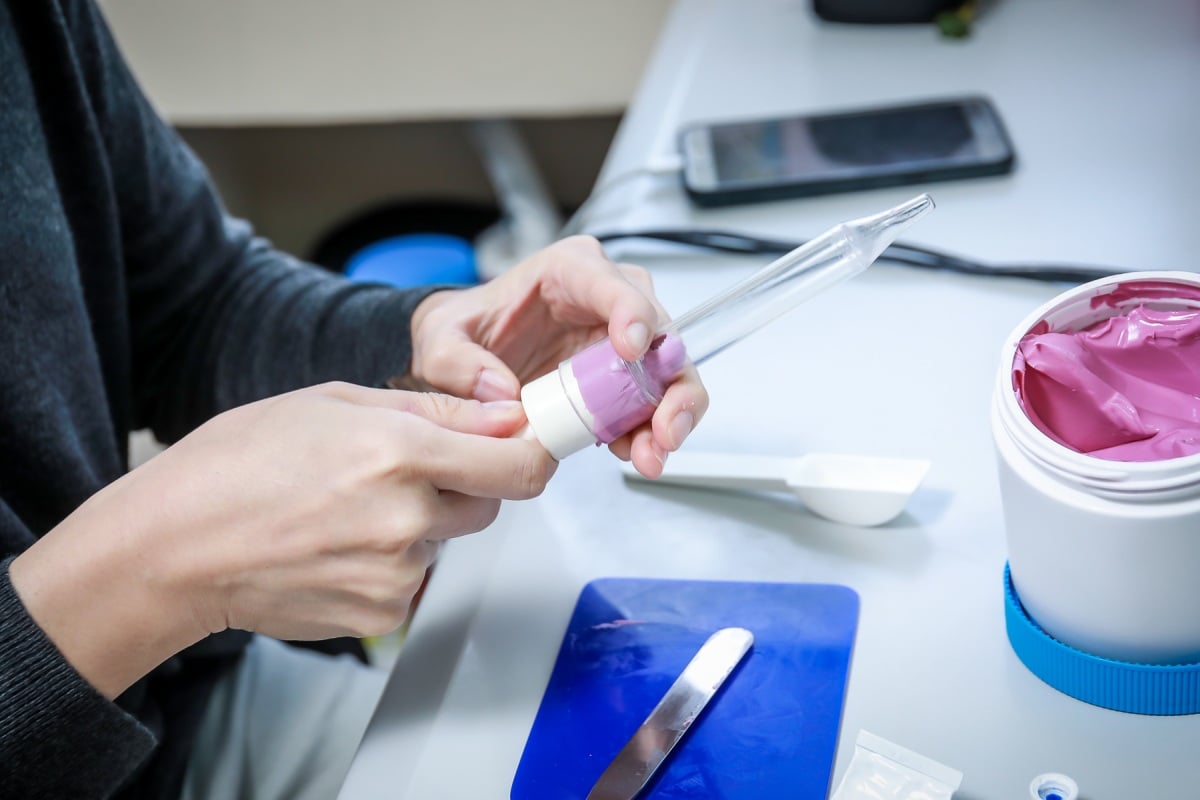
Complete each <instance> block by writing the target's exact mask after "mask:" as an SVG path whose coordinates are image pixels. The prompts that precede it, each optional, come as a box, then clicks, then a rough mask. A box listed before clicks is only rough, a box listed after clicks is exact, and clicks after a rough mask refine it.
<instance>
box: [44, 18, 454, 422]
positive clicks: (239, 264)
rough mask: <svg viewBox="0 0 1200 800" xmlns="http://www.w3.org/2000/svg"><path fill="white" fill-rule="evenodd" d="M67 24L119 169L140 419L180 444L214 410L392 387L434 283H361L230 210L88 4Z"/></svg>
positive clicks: (115, 181) (115, 177) (115, 180)
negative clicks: (304, 256) (326, 389)
mask: <svg viewBox="0 0 1200 800" xmlns="http://www.w3.org/2000/svg"><path fill="white" fill-rule="evenodd" d="M67 2H68V9H67V10H68V24H69V26H70V27H71V28H72V38H73V39H74V41H75V42H76V49H77V53H78V57H79V60H80V62H81V67H82V69H81V72H82V74H83V75H85V76H102V79H97V78H96V77H91V78H90V79H89V80H90V84H89V92H90V94H91V97H92V104H93V107H94V109H95V111H96V116H97V124H98V126H99V128H100V131H101V133H102V136H103V137H104V140H105V143H106V147H107V150H108V155H109V159H110V161H111V168H112V185H113V187H114V192H115V200H116V203H117V206H118V209H119V215H120V224H121V237H120V238H121V241H122V243H123V246H124V250H125V252H124V256H125V260H126V265H127V276H128V302H129V309H130V319H131V347H132V365H133V366H132V371H133V377H132V380H133V383H134V395H135V397H134V417H135V418H134V420H133V422H134V424H135V426H143V425H145V426H149V427H151V428H152V429H153V430H154V431H155V433H156V434H157V435H158V436H159V438H160V439H163V440H165V441H171V440H174V439H176V438H178V437H179V436H181V435H182V434H184V433H186V432H187V431H188V430H190V429H191V428H192V427H194V426H195V425H197V424H199V423H200V422H202V421H204V420H205V419H207V418H208V417H210V416H212V415H213V414H215V413H218V412H220V411H223V410H225V409H228V408H230V407H233V406H235V405H240V404H242V403H246V402H250V401H252V400H256V399H260V398H262V397H266V396H269V395H272V394H278V393H280V392H283V391H288V390H291V389H294V388H297V387H300V386H306V385H311V384H314V383H319V382H322V381H327V380H347V381H351V382H355V383H360V384H366V385H383V383H384V381H386V379H387V378H388V377H391V376H393V375H399V374H403V373H405V372H406V371H407V369H408V364H409V360H410V357H411V341H410V328H411V317H412V312H413V310H414V308H415V307H416V305H417V304H418V303H419V302H420V301H421V300H422V299H424V298H425V297H426V296H427V295H428V294H429V292H430V291H432V290H431V289H425V290H416V291H407V292H402V291H398V290H395V289H392V288H390V287H384V286H372V285H362V284H352V283H350V282H348V281H346V280H345V279H343V278H342V277H341V276H337V275H333V274H331V273H329V272H327V271H325V270H322V269H320V268H318V267H315V266H312V265H309V264H305V263H301V262H300V261H298V260H296V259H294V258H291V257H289V256H287V255H285V254H283V253H281V252H279V251H277V250H275V249H274V248H273V247H272V246H271V245H270V244H269V243H268V242H266V241H265V240H263V239H261V238H258V237H256V236H254V234H253V232H252V231H251V229H250V226H249V225H247V224H246V223H245V222H242V221H240V220H237V219H234V218H231V217H230V216H229V215H228V214H227V213H226V212H225V211H224V209H223V208H222V206H221V203H220V201H219V199H218V197H217V195H216V193H215V191H214V189H213V187H212V185H211V183H210V181H209V179H208V176H207V174H206V172H205V170H204V168H203V166H202V165H201V164H200V163H199V162H198V160H197V159H196V158H195V156H194V155H193V154H192V153H191V152H190V150H189V149H188V147H187V146H186V145H185V144H184V143H183V142H182V140H181V139H180V138H179V136H178V135H177V134H176V133H175V131H174V130H172V129H171V128H170V127H169V126H168V125H167V124H165V123H164V122H163V120H162V119H161V118H160V117H159V116H158V115H157V113H156V112H155V111H154V109H153V108H152V107H151V105H150V104H149V103H148V102H147V100H146V98H145V96H144V95H143V94H142V92H141V90H140V89H139V87H138V85H137V83H136V81H135V80H134V78H133V77H132V75H131V74H130V72H129V70H128V68H127V67H126V65H125V63H124V61H123V60H122V58H121V55H120V53H119V52H118V50H117V47H116V45H115V44H114V42H113V40H112V38H111V36H110V34H109V31H108V29H107V27H106V25H105V23H104V21H103V19H102V17H101V16H100V13H99V12H98V11H97V9H96V7H95V6H94V5H93V4H92V3H91V2H86V1H85V0H67Z"/></svg>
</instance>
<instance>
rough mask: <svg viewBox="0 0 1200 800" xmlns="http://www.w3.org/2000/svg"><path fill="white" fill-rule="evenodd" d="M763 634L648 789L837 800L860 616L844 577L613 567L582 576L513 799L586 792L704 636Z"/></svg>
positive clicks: (660, 794) (660, 799)
mask: <svg viewBox="0 0 1200 800" xmlns="http://www.w3.org/2000/svg"><path fill="white" fill-rule="evenodd" d="M731 626H736V627H741V628H747V629H749V630H750V631H751V632H752V633H753V634H754V646H753V648H752V649H751V650H750V653H749V654H748V655H747V656H746V658H744V659H743V660H742V663H741V664H740V665H739V666H738V668H737V669H736V670H735V671H734V672H733V673H732V674H731V675H730V677H729V678H728V680H727V681H726V682H725V685H724V686H723V687H722V688H721V690H720V691H719V692H718V693H717V695H716V696H715V697H714V698H713V699H712V700H711V701H710V702H709V704H708V707H707V708H706V709H705V710H704V712H703V713H702V714H701V716H700V718H699V719H698V720H697V721H696V723H695V724H694V725H693V726H692V728H691V730H689V731H688V733H687V734H686V735H685V736H684V737H683V739H682V740H681V741H680V742H679V744H678V745H677V746H676V747H675V750H674V751H673V752H672V754H671V755H670V756H669V757H668V758H667V760H666V761H665V762H664V763H663V765H662V767H661V768H660V769H659V771H658V773H657V775H656V776H655V777H654V778H653V779H652V780H651V782H650V784H649V785H648V786H647V787H646V789H645V790H643V792H642V793H641V794H640V795H639V799H640V800H651V799H653V800H668V799H670V800H675V799H677V798H726V799H727V800H741V799H742V798H745V800H750V799H751V798H753V800H773V798H787V800H825V798H826V796H827V795H828V792H829V784H830V780H831V778H832V774H833V763H834V757H835V756H836V753H837V741H838V731H839V728H840V726H841V717H842V704H843V699H844V697H845V690H846V680H847V677H848V672H849V669H850V658H851V652H852V649H853V645H854V636H855V632H856V630H857V628H858V595H857V594H855V593H854V591H853V590H851V589H849V588H847V587H845V586H835V585H828V584H806V583H744V582H732V581H679V580H646V579H626V578H603V579H600V580H596V581H593V582H591V583H589V584H588V585H587V586H585V587H584V588H583V591H582V592H581V593H580V596H579V600H578V602H577V603H576V606H575V611H574V613H573V614H572V616H571V621H570V623H569V625H568V626H567V631H566V634H565V635H564V636H563V641H562V647H561V649H560V650H559V653H558V659H557V661H556V662H555V665H554V671H553V673H552V674H551V676H550V682H549V684H548V685H547V687H546V692H545V694H544V695H543V697H542V703H541V706H540V708H539V709H538V713H537V717H536V718H535V719H534V722H533V728H532V730H531V731H530V733H529V739H528V740H527V741H526V744H525V751H524V753H523V754H522V756H521V762H520V764H519V765H518V767H517V773H516V776H515V778H514V779H513V785H512V793H511V797H512V800H584V798H586V797H587V795H588V792H589V791H590V790H591V788H592V785H593V784H594V783H595V782H596V779H597V778H599V777H600V773H602V772H603V771H604V770H605V768H606V767H607V766H608V764H609V762H610V761H612V759H613V757H614V756H615V755H616V754H617V753H618V752H619V751H620V750H621V748H622V747H623V746H624V744H625V742H626V741H627V740H628V739H629V737H630V736H631V735H632V734H633V732H634V731H635V730H637V728H638V726H639V725H641V723H642V722H643V720H645V718H646V717H647V715H648V714H649V713H650V711H651V710H653V709H654V707H655V705H657V704H658V701H659V700H660V699H661V698H662V696H663V695H664V694H665V693H666V691H667V689H669V688H670V686H671V684H672V683H673V682H674V681H675V679H676V678H677V677H678V676H679V674H680V673H681V672H682V671H683V669H684V667H685V666H687V663H688V662H689V661H690V660H691V658H692V656H694V655H695V654H696V651H697V650H699V649H700V646H701V645H703V644H704V642H705V640H707V639H708V637H709V636H710V635H712V634H713V633H714V632H715V631H717V630H719V629H720V628H726V627H731Z"/></svg>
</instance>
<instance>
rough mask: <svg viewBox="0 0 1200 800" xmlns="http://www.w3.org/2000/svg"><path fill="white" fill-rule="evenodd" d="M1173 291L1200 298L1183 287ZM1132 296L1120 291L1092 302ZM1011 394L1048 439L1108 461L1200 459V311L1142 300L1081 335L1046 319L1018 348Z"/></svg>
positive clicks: (1175, 293) (1111, 301) (1114, 301)
mask: <svg viewBox="0 0 1200 800" xmlns="http://www.w3.org/2000/svg"><path fill="white" fill-rule="evenodd" d="M1133 289H1138V290H1144V287H1142V286H1140V285H1138V284H1134V285H1133ZM1172 291H1173V292H1174V296H1175V297H1176V298H1179V297H1186V298H1189V299H1191V300H1200V291H1197V290H1189V288H1188V287H1185V286H1178V285H1172ZM1156 294H1157V292H1156ZM1128 296H1130V295H1129V293H1128V292H1122V291H1121V287H1118V289H1117V291H1115V292H1113V293H1112V294H1111V295H1104V296H1101V297H1098V298H1096V301H1094V302H1093V305H1094V306H1099V305H1101V304H1105V303H1107V304H1115V303H1117V302H1119V301H1120V300H1121V299H1123V298H1124V297H1128ZM1134 296H1145V295H1144V293H1143V294H1140V295H1134ZM1013 388H1014V390H1015V391H1016V393H1017V399H1018V401H1019V402H1020V404H1021V407H1022V408H1023V409H1024V411H1025V414H1026V415H1027V416H1028V417H1029V419H1030V420H1031V421H1032V422H1033V424H1034V425H1036V426H1037V428H1038V429H1039V430H1040V431H1042V433H1044V434H1046V435H1047V436H1049V437H1050V438H1051V439H1053V440H1054V441H1056V442H1058V443H1060V444H1062V445H1065V446H1067V447H1069V448H1071V449H1072V450H1076V451H1078V452H1080V453H1087V454H1089V455H1093V456H1096V457H1098V458H1104V459H1108V460H1111V461H1160V460H1163V459H1168V458H1179V457H1182V456H1189V455H1193V454H1195V453H1200V309H1195V308H1182V307H1180V308H1168V307H1166V304H1159V303H1154V304H1142V305H1138V306H1136V307H1134V308H1132V309H1130V310H1129V311H1126V312H1124V313H1122V314H1120V315H1118V316H1115V317H1112V318H1110V319H1106V320H1103V321H1101V322H1098V323H1096V324H1094V325H1092V326H1090V327H1088V328H1086V329H1084V330H1079V331H1061V332H1053V331H1050V330H1049V326H1048V325H1046V323H1044V322H1043V323H1040V324H1039V325H1037V326H1035V327H1034V328H1033V330H1031V331H1030V332H1029V333H1027V334H1026V335H1025V336H1024V337H1023V338H1022V339H1021V341H1020V343H1019V344H1018V346H1017V354H1016V358H1015V359H1014V361H1013Z"/></svg>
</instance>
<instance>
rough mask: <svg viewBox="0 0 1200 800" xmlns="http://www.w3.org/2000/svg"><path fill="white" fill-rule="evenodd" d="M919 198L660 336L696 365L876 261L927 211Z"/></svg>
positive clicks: (854, 225)
mask: <svg viewBox="0 0 1200 800" xmlns="http://www.w3.org/2000/svg"><path fill="white" fill-rule="evenodd" d="M933 207H934V205H933V198H931V197H930V196H929V195H927V194H922V195H919V196H917V197H914V198H913V199H911V200H909V201H907V202H904V203H901V204H900V205H898V206H896V207H894V208H890V209H888V210H887V211H884V212H882V213H879V214H875V215H873V216H870V217H863V218H861V219H856V220H851V221H849V222H843V223H841V224H840V225H837V226H835V227H833V228H831V229H830V230H828V231H826V232H825V233H823V234H821V235H820V236H818V237H816V238H815V239H811V240H809V241H808V242H806V243H805V244H803V245H801V246H800V247H797V248H796V249H795V250H793V251H791V252H790V253H788V254H786V255H784V256H781V257H780V258H777V259H776V260H775V261H772V262H771V263H770V264H768V265H767V266H765V267H763V268H762V269H761V270H759V271H758V272H756V273H754V274H753V275H751V276H750V277H748V278H746V279H745V280H743V281H741V282H740V283H737V284H735V285H733V286H731V287H730V288H728V289H726V290H725V291H724V292H721V293H720V294H718V295H716V296H714V297H712V298H710V299H709V300H707V301H706V302H704V303H701V304H700V305H698V306H696V307H695V308H693V309H692V310H690V311H688V312H687V313H686V314H684V315H683V316H681V317H679V318H678V319H676V320H674V321H673V322H671V323H669V324H668V325H667V326H666V327H665V328H664V329H663V330H662V331H660V333H674V334H675V335H676V336H678V337H679V338H680V339H681V340H682V342H683V346H684V350H685V351H686V352H687V358H688V360H689V361H691V363H693V364H696V365H699V364H702V363H704V362H705V361H707V360H708V359H710V358H712V357H713V356H715V355H716V354H717V353H720V352H721V351H722V350H724V349H725V348H727V347H729V346H730V345H732V344H735V343H737V342H739V341H741V340H742V339H744V338H745V337H746V336H748V335H750V334H751V333H753V332H754V331H756V330H758V329H759V328H761V327H763V326H764V325H766V324H767V323H768V322H771V321H772V320H774V319H777V318H778V317H780V316H781V315H782V314H784V313H785V312H787V311H790V310H791V309H793V308H795V307H796V306H797V305H799V304H800V303H802V302H804V301H805V300H808V299H809V298H810V297H812V296H814V295H816V294H818V293H820V292H822V291H824V290H826V289H828V288H829V287H831V286H833V285H835V284H837V283H841V282H842V281H844V280H846V279H847V278H851V277H853V276H855V275H857V274H859V273H860V272H862V271H863V270H865V269H866V268H867V267H869V266H871V264H872V263H873V262H874V261H875V259H877V258H879V256H880V255H881V254H882V253H883V251H884V250H886V249H887V247H888V245H890V244H891V243H892V242H894V241H895V240H896V238H897V237H898V236H899V235H900V233H901V232H902V231H904V229H905V228H907V227H908V226H909V225H911V224H912V223H914V222H916V221H917V220H918V219H920V218H921V217H923V216H924V215H925V214H927V213H929V212H930V211H931V210H933Z"/></svg>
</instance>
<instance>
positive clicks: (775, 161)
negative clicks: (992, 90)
mask: <svg viewBox="0 0 1200 800" xmlns="http://www.w3.org/2000/svg"><path fill="white" fill-rule="evenodd" d="M679 147H680V150H681V153H682V155H683V183H684V187H685V188H686V189H687V192H688V195H689V196H690V197H691V198H692V200H693V201H694V202H695V203H696V204H697V205H701V206H720V205H731V204H734V203H747V202H756V201H759V200H773V199H781V198H786V197H805V196H811V195H819V194H831V193H834V192H852V191H857V190H860V189H873V188H877V187H880V186H898V185H902V184H910V183H926V182H929V181H944V180H953V179H957V178H973V177H977V176H980V175H1001V174H1004V173H1006V172H1011V171H1012V168H1013V161H1014V154H1013V148H1012V144H1011V143H1010V142H1009V138H1008V134H1007V133H1006V132H1005V130H1004V125H1003V123H1002V122H1001V120H1000V115H999V114H998V113H997V112H996V109H995V107H994V106H993V105H992V104H991V102H989V101H988V99H987V98H985V97H960V98H953V99H947V100H938V101H930V102H922V103H912V104H907V105H896V106H888V107H880V108H868V109H860V110H855V111H847V112H839V113H830V114H813V115H807V116H795V117H787V118H776V119H760V120H748V121H741V122H720V123H708V124H697V125H692V126H689V127H687V128H685V129H684V130H683V131H682V132H681V133H680V137H679Z"/></svg>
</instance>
